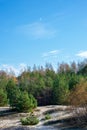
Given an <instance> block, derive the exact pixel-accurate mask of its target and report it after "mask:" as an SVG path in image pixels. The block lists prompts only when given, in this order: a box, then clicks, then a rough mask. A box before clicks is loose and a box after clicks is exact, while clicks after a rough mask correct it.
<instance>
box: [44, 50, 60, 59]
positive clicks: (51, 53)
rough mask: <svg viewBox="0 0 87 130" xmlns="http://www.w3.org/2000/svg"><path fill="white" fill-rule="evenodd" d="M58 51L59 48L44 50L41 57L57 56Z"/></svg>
mask: <svg viewBox="0 0 87 130" xmlns="http://www.w3.org/2000/svg"><path fill="white" fill-rule="evenodd" d="M59 53H60V50H52V51H49V52H45V53H43V55H42V57H44V58H45V57H53V56H57V55H58V54H59Z"/></svg>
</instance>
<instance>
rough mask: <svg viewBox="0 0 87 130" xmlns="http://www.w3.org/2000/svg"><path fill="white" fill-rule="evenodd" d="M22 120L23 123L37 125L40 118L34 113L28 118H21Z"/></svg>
mask: <svg viewBox="0 0 87 130" xmlns="http://www.w3.org/2000/svg"><path fill="white" fill-rule="evenodd" d="M20 121H21V123H22V125H36V124H38V123H39V119H38V118H37V117H36V116H34V115H30V116H29V117H26V118H21V120H20Z"/></svg>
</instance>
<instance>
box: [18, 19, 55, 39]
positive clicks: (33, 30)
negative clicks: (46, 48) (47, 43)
mask: <svg viewBox="0 0 87 130" xmlns="http://www.w3.org/2000/svg"><path fill="white" fill-rule="evenodd" d="M17 32H20V33H22V34H24V35H26V36H29V37H33V38H36V39H41V38H52V37H54V36H55V33H56V30H55V29H53V28H52V27H51V26H50V25H49V24H46V23H43V22H41V21H40V22H34V23H31V24H26V25H22V26H20V27H17Z"/></svg>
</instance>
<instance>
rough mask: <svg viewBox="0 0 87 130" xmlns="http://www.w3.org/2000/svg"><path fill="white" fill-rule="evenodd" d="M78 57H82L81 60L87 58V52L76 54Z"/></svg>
mask: <svg viewBox="0 0 87 130" xmlns="http://www.w3.org/2000/svg"><path fill="white" fill-rule="evenodd" d="M76 55H77V56H79V57H81V58H87V51H82V52H79V53H78V54H76Z"/></svg>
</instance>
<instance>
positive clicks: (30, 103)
mask: <svg viewBox="0 0 87 130" xmlns="http://www.w3.org/2000/svg"><path fill="white" fill-rule="evenodd" d="M36 106H37V101H36V99H35V98H34V97H33V96H32V95H31V96H29V95H28V93H27V92H21V94H20V96H19V99H18V103H17V105H16V109H17V110H18V111H20V112H29V111H31V110H32V109H34V108H35V107H36Z"/></svg>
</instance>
